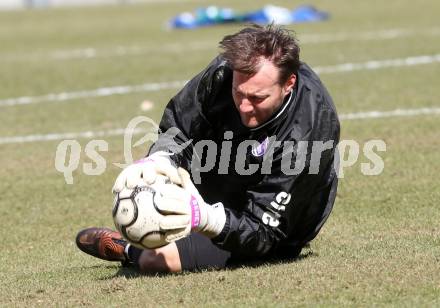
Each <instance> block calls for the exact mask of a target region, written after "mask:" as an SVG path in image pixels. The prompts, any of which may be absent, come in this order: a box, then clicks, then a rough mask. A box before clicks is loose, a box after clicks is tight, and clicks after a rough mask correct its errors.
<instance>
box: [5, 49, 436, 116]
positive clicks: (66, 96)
mask: <svg viewBox="0 0 440 308" xmlns="http://www.w3.org/2000/svg"><path fill="white" fill-rule="evenodd" d="M439 62H440V54H436V55H421V56H414V57H407V58H397V59H387V60H371V61H367V62H361V63H351V62H349V63H342V64H337V65H330V66H318V67H315V68H314V70H315V71H316V72H317V73H318V74H320V75H322V74H333V73H344V72H352V71H359V70H377V69H382V68H389V67H405V66H415V65H425V64H432V63H439ZM186 82H187V81H183V80H182V81H171V82H163V83H146V84H142V85H132V86H130V85H122V86H114V87H105V88H98V89H94V90H81V91H74V92H63V93H50V94H46V95H42V96H22V97H16V98H6V99H2V100H0V107H6V106H15V105H29V104H36V103H42V102H64V101H70V100H74V99H80V98H89V97H104V96H111V95H123V94H130V93H137V92H149V91H158V90H163V89H175V88H179V87H181V86H183V85H184V84H185V83H186Z"/></svg>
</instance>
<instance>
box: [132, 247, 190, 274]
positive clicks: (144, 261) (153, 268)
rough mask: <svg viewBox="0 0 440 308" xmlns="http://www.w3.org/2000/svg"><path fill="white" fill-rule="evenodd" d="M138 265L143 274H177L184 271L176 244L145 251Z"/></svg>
mask: <svg viewBox="0 0 440 308" xmlns="http://www.w3.org/2000/svg"><path fill="white" fill-rule="evenodd" d="M138 264H139V270H140V271H141V272H143V273H170V272H171V273H175V272H180V271H181V270H182V266H181V264H180V256H179V251H178V249H177V246H176V244H174V243H171V244H169V245H167V246H164V247H160V248H157V249H145V250H143V251H142V253H141V255H140V257H139V261H138Z"/></svg>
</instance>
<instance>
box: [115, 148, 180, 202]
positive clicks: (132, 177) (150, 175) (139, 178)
mask: <svg viewBox="0 0 440 308" xmlns="http://www.w3.org/2000/svg"><path fill="white" fill-rule="evenodd" d="M160 176H165V177H167V178H169V179H170V181H171V182H173V183H176V184H177V185H179V184H180V183H181V179H180V176H179V174H178V173H177V168H175V167H174V166H173V165H172V164H171V161H170V159H169V158H168V154H167V153H165V152H156V153H154V154H152V155H150V156H148V157H146V158H144V159H141V160H139V161H137V162H135V163H134V164H132V165H130V166H128V167H126V168H125V169H124V170H122V172H121V173H120V174H119V176H118V177H117V178H116V182H115V185H114V186H113V193H114V194H116V193H119V192H121V191H122V190H123V189H124V188H125V187H126V188H129V189H133V188H135V187H136V186H145V185H151V184H153V183H154V182H156V179H157V178H158V177H160Z"/></svg>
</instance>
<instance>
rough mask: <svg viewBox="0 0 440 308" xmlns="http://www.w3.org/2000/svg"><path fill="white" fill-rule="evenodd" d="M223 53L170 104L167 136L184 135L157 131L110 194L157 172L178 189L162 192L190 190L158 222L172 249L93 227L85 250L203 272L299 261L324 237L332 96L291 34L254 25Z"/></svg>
mask: <svg viewBox="0 0 440 308" xmlns="http://www.w3.org/2000/svg"><path fill="white" fill-rule="evenodd" d="M220 47H221V48H222V52H221V53H220V55H219V56H217V57H216V58H215V59H214V60H213V61H212V62H211V63H210V64H209V65H208V67H207V68H206V69H205V70H203V71H202V72H201V73H199V74H198V75H197V76H195V77H194V78H193V79H192V80H190V81H189V82H188V83H187V84H186V85H185V86H184V88H183V89H182V90H181V91H180V92H179V93H178V94H177V95H176V96H175V97H173V98H172V99H171V100H170V102H169V103H168V105H167V106H166V108H165V111H164V114H163V117H162V119H161V122H160V130H161V131H162V132H167V131H168V130H169V129H171V128H173V129H176V128H177V129H178V130H177V131H178V134H173V135H170V134H161V135H159V139H158V140H157V141H156V142H155V144H154V145H153V146H152V147H151V148H150V152H149V155H148V157H147V158H146V159H144V160H143V161H141V162H138V163H136V164H133V165H131V166H128V167H127V168H126V169H124V170H123V171H122V172H121V174H120V175H119V177H118V178H117V180H116V183H115V185H114V188H113V191H114V193H118V192H120V191H121V190H122V189H124V188H125V187H127V188H133V187H134V186H136V185H138V184H139V183H142V184H146V185H148V184H152V183H154V182H155V180H156V177H157V176H158V175H165V176H168V177H169V178H170V179H171V181H172V182H174V183H176V184H179V185H180V186H173V185H168V188H167V189H165V190H164V192H163V193H164V194H173V187H175V189H180V190H182V187H183V190H184V191H185V193H186V194H188V196H190V198H184V199H185V200H191V202H188V201H186V202H184V201H183V200H178V197H175V198H176V204H175V205H173V206H174V207H175V209H176V211H175V213H173V214H170V215H165V216H164V218H163V221H161V223H160V225H161V229H162V230H161V231H162V232H165V235H166V239H167V241H168V242H169V244H168V245H166V246H163V247H160V248H156V249H143V250H142V249H139V248H136V247H134V246H132V245H130V244H128V243H127V242H126V241H125V240H124V239H123V238H122V237H121V235H120V234H119V233H118V232H115V231H112V230H110V229H107V228H88V229H85V230H82V231H81V232H79V234H78V235H77V238H76V242H77V245H78V247H79V248H80V249H81V250H82V251H84V252H86V253H88V254H90V255H93V256H95V257H98V258H101V259H104V260H108V261H121V262H123V264H131V265H134V266H137V267H138V268H139V270H140V271H142V272H153V273H154V272H180V271H182V270H187V271H195V270H201V269H206V268H224V267H227V266H228V265H231V264H242V263H243V262H249V261H263V262H264V261H266V260H270V259H286V258H287V259H289V258H295V257H297V256H298V255H299V253H300V252H301V249H302V248H303V247H304V246H305V245H306V244H307V243H308V242H310V241H311V240H312V239H314V238H315V236H316V235H317V234H318V232H319V231H320V229H321V227H322V226H323V224H324V223H325V221H326V220H327V218H328V216H329V214H330V212H331V210H332V208H333V204H334V201H335V196H336V189H337V183H338V178H337V174H336V171H335V170H336V167H337V165H338V161H337V156H336V145H337V144H338V142H339V121H338V117H337V113H336V110H335V107H334V104H333V102H332V99H331V97H330V95H329V94H328V92H327V90H326V89H325V87H324V85H323V84H322V83H321V81H320V79H319V77H318V76H317V75H316V74H315V73H314V72H313V71H312V70H311V69H310V67H309V66H307V65H306V64H305V63H303V62H301V61H300V60H299V47H298V45H297V41H296V39H295V37H294V36H293V35H292V33H290V32H289V31H288V30H286V29H283V28H281V27H278V26H274V25H269V26H265V27H263V26H256V25H255V26H251V27H247V28H244V29H242V30H241V31H239V32H237V33H235V34H232V35H227V36H225V37H224V38H223V40H222V41H221V42H220ZM201 141H203V142H201ZM200 144H204V145H206V147H205V148H204V147H200V146H198V145H200ZM304 145H305V146H304ZM315 145H321V147H320V150H319V151H315V150H316V148H319V147H315ZM322 145H325V146H324V147H322ZM208 146H209V147H208ZM203 149H205V150H206V149H207V150H206V151H204V150H203ZM304 153H306V154H304ZM212 154H213V155H212ZM303 154H304V155H303ZM213 157H214V158H215V159H214V161H213V159H212V158H213ZM268 162H270V165H268ZM268 166H269V167H268ZM268 168H269V169H268ZM286 170H287V171H286ZM188 172H191V176H190V175H189V173H188ZM178 195H181V194H177V193H176V196H178ZM188 196H187V197H188ZM157 206H158V207H159V208H161V207H166V206H169V205H163V204H160V203H159V204H157ZM165 210H166V209H165ZM188 217H190V218H189V219H188Z"/></svg>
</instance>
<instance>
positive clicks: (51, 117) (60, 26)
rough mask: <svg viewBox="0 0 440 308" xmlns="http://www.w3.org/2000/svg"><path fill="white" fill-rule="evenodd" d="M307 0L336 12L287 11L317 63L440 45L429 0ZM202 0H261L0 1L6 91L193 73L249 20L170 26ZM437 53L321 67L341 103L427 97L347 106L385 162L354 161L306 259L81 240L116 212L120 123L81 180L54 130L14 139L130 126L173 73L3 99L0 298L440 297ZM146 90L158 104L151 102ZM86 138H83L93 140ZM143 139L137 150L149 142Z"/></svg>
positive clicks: (374, 300)
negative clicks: (136, 260)
mask: <svg viewBox="0 0 440 308" xmlns="http://www.w3.org/2000/svg"><path fill="white" fill-rule="evenodd" d="M246 2H247V3H246ZM309 2H310V3H313V4H315V5H316V6H317V7H318V8H320V9H323V10H326V11H329V12H330V13H331V15H332V18H331V19H330V20H329V21H326V22H322V23H315V24H299V25H295V26H290V28H292V29H294V30H295V31H296V33H297V35H298V38H299V40H300V42H301V43H302V54H301V55H302V59H303V60H304V61H306V62H307V63H309V64H310V65H311V66H312V67H328V66H337V65H340V64H344V63H366V62H367V61H371V60H378V61H382V60H390V59H404V58H407V57H419V56H436V55H438V54H440V20H439V17H438V12H440V2H438V1H436V0H421V1H411V0H392V1H377V0H375V1H360V0H356V1H343V0H334V1H331V2H330V1H324V0H320V1H318V0H316V1H315V0H311V1H309ZM272 3H273V4H276V5H281V6H285V7H289V8H293V7H294V6H295V5H297V4H299V3H298V2H297V3H292V2H291V1H278V0H276V1H274V2H272ZM208 4H217V5H221V6H231V7H233V8H235V9H237V10H249V9H257V8H259V7H261V6H262V5H263V4H264V1H260V0H257V1H242V2H240V3H236V1H232V0H218V1H213V0H209V1H182V2H180V3H179V2H170V3H166V2H165V3H149V4H143V5H133V6H121V7H119V6H109V7H92V8H70V9H68V8H66V9H56V10H35V11H21V12H2V13H0V42H1V43H0V101H2V102H3V101H5V100H6V99H9V98H18V97H23V96H29V97H39V96H44V95H47V94H50V93H54V94H57V93H63V92H69V93H70V92H77V91H88V90H94V89H98V88H102V87H113V86H120V85H128V86H130V85H140V84H145V83H157V82H170V81H183V80H187V79H188V78H191V77H192V76H193V75H194V74H196V73H197V72H199V71H200V70H201V69H202V68H203V67H204V66H205V65H207V63H208V62H209V61H210V59H211V58H212V57H214V56H215V55H216V53H217V51H218V49H217V42H218V41H219V40H220V39H221V38H222V37H223V36H224V35H225V34H229V33H232V32H235V31H236V30H238V29H239V28H240V27H241V26H240V25H229V26H219V27H213V28H205V29H200V30H196V31H169V30H167V29H165V28H164V23H165V21H166V20H167V19H168V18H170V17H171V16H173V15H175V14H177V13H179V12H182V11H185V10H192V9H194V8H196V7H199V6H206V5H208ZM85 49H88V50H89V51H88V53H87V51H84V50H85ZM85 54H88V55H89V57H86V56H85ZM430 59H433V58H430ZM428 62H432V63H425V64H418V65H411V66H409V65H406V64H402V65H395V66H392V67H379V68H377V69H373V70H367V69H365V68H364V69H362V68H361V69H358V70H354V71H345V72H334V73H325V74H322V79H323V81H324V82H325V84H326V85H327V87H328V89H329V91H330V93H331V94H332V96H333V98H334V101H335V103H336V106H337V108H338V111H339V113H340V114H341V115H345V114H348V113H357V112H369V111H391V110H395V109H404V110H407V109H419V108H431V109H428V111H429V110H431V111H432V112H428V114H422V115H414V116H407V117H385V118H375V119H373V118H367V119H357V120H343V121H342V123H341V124H342V136H341V137H342V138H343V139H353V140H356V141H358V142H360V143H363V142H365V141H367V140H370V139H383V140H384V141H385V142H386V144H387V151H386V152H385V153H380V155H381V156H382V157H383V159H384V162H385V169H384V172H383V173H382V174H380V175H378V176H365V175H363V174H362V173H361V171H360V163H362V162H365V159H364V158H363V156H362V155H361V158H360V160H359V162H358V163H356V164H355V165H354V166H353V167H350V168H347V169H346V170H345V177H344V178H343V179H341V180H340V186H339V191H338V198H337V201H336V205H335V208H334V212H333V213H332V215H331V216H330V219H329V221H328V222H327V224H326V225H325V227H324V228H323V230H322V232H321V233H320V235H319V236H318V238H317V239H316V240H315V241H314V242H313V243H312V244H311V246H310V248H307V249H306V250H304V251H303V253H302V255H301V258H299V259H298V260H296V261H294V262H289V263H281V264H265V265H263V266H258V267H242V268H237V269H230V270H223V271H207V272H202V273H184V274H179V275H158V276H139V275H138V274H136V273H135V272H133V271H130V270H123V269H121V268H120V267H119V266H118V265H117V264H113V263H106V262H103V261H100V260H98V259H94V258H91V257H88V256H86V255H85V254H83V253H81V252H80V251H79V250H78V249H77V248H76V246H75V243H74V238H75V235H76V232H77V231H78V230H80V229H81V228H84V227H88V226H93V225H97V226H102V225H105V226H112V225H113V223H112V218H111V207H112V194H111V187H112V184H113V181H114V179H115V177H116V176H117V174H118V173H119V172H120V169H119V168H117V167H115V166H114V165H113V164H112V163H113V162H122V161H123V138H122V136H105V137H101V139H105V140H106V141H107V142H108V143H109V151H108V152H104V153H102V155H103V156H104V157H105V159H106V161H107V164H108V168H107V170H106V171H105V173H104V174H102V175H100V176H87V175H85V174H84V172H83V171H82V168H81V166H82V163H83V162H90V160H89V159H88V158H87V157H86V156H85V155H84V152H83V154H82V156H81V164H80V168H79V169H78V171H76V172H75V173H74V184H73V185H67V184H66V183H65V181H64V177H63V175H62V174H61V173H59V172H58V171H57V170H56V169H55V163H54V160H55V152H56V148H57V145H58V144H59V143H60V141H61V140H53V141H38V140H37V141H33V142H26V143H23V142H20V139H6V138H8V137H17V136H29V135H47V134H63V133H72V132H73V133H80V132H84V131H106V130H110V129H117V128H124V127H125V126H126V125H127V124H128V122H129V121H130V119H132V118H133V117H134V116H136V115H146V116H149V117H151V118H153V119H155V120H159V118H160V116H161V113H162V110H163V107H164V105H165V104H166V102H167V100H168V99H169V98H170V97H171V96H172V95H173V94H174V93H176V91H177V90H178V89H177V88H167V89H163V90H159V91H149V92H137V93H127V94H123V95H109V96H104V97H83V98H78V99H72V100H67V101H48V100H47V99H46V100H44V99H43V101H40V102H38V103H34V104H24V105H14V104H13V105H11V106H6V105H5V104H2V103H0V166H1V168H0V178H1V181H0V193H1V195H0V196H1V197H0V214H1V215H0V226H1V230H2V236H3V244H2V245H1V253H0V264H1V271H0V281H1V284H0V306H82V305H87V306H105V307H107V306H115V307H118V306H126V307H130V305H135V306H149V307H152V306H157V305H159V306H181V305H184V306H199V305H200V306H228V307H229V306H258V307H265V306H286V307H290V306H325V307H327V306H342V305H343V306H356V307H357V306H398V307H401V306H407V307H420V306H424V307H435V306H437V307H438V306H440V225H439V222H440V211H439V201H440V188H439V187H440V178H439V174H440V163H439V160H440V154H439V150H440V138H439V137H440V115H439V113H438V108H440V101H439V97H440V87H439V84H440V63H439V61H438V60H436V61H434V60H433V61H428ZM144 100H150V101H153V102H154V103H155V104H154V107H153V109H151V110H149V111H142V110H141V109H140V105H141V102H142V101H144ZM435 108H437V109H435ZM435 110H437V111H436V112H435ZM5 140H10V141H9V142H6V141H5ZM78 141H79V142H80V144H81V146H82V148H83V149H84V147H85V146H86V144H87V142H88V141H89V139H87V138H78ZM134 152H135V154H136V155H135V156H136V157H141V156H142V155H143V153H145V152H146V148H136V149H135V150H134Z"/></svg>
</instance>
